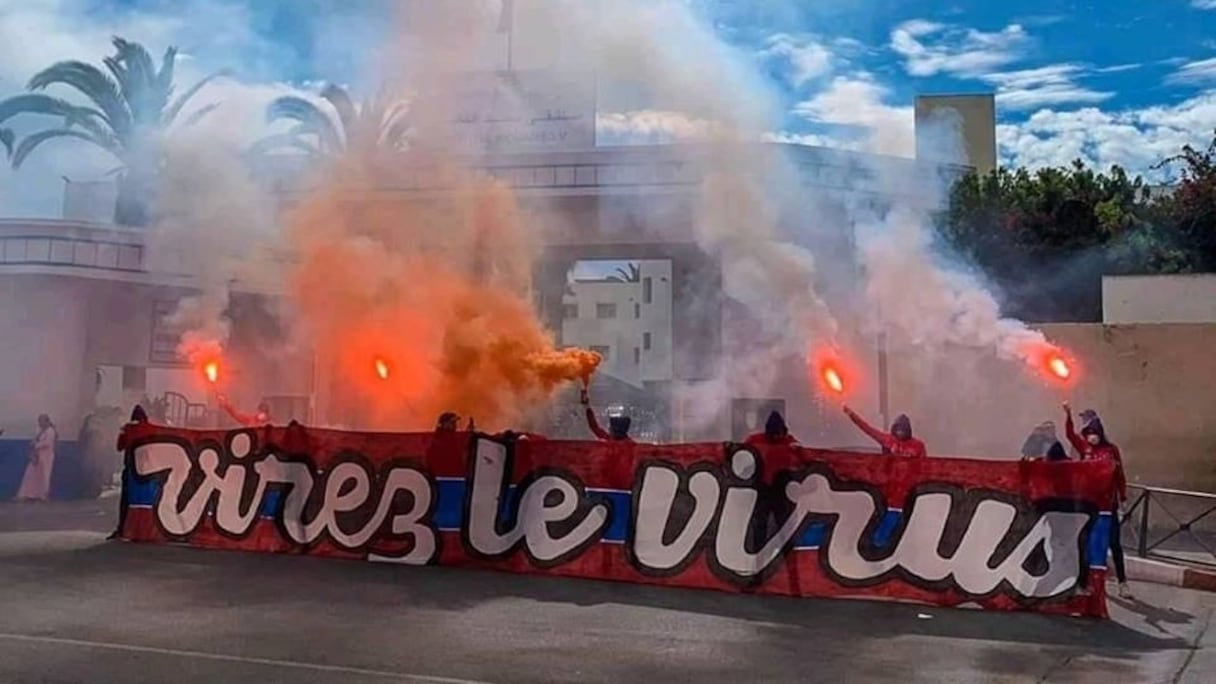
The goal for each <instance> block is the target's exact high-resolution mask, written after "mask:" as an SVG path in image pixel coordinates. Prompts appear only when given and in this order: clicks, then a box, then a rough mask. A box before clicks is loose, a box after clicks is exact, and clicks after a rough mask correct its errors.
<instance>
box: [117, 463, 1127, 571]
mask: <svg viewBox="0 0 1216 684" xmlns="http://www.w3.org/2000/svg"><path fill="white" fill-rule="evenodd" d="M126 484H127V495H128V501H129V503H130V504H131V505H132V506H141V505H142V506H151V505H152V504H154V503H155V502H156V495H157V490H158V489H159V488H160V487H159V485H158V484H156V483H155V482H145V483H139V482H136V481H135V479H134V478H133V477H131V476H128V477H127V483H126ZM436 491H437V497H438V500H437V501H436V502H435V513H434V515H433V516H432V520H433V521H434V523H435V526H436V527H437V528H439V529H440V530H450V531H456V530H459V529H460V528H461V524H462V523H463V522H464V497H465V481H464V480H455V479H446V478H445V479H442V480H439V481H438V482H436ZM281 494H282V492H281V490H272V491H268V492H266V494H265V498H264V499H263V501H262V506H261V514H262V515H263V516H264V517H272V516H273V515H274V512H275V510H276V509H277V508H278V505H279V498H280V497H281ZM587 495H588V497H589V498H591V499H593V500H607V501H608V502H609V503H610V504H611V507H612V518H611V520H609V522H608V527H607V529H605V530H604V541H606V542H616V543H620V542H624V541H625V536H626V534H627V532H628V530H629V516H630V515H631V513H632V505H631V504H632V501H631V499H632V497H631V495H630V494H629V493H627V492H615V491H608V492H605V491H592V492H588V493H587ZM518 496H519V490H518V488H517V487H515V486H511V487H509V488H508V489H507V495H506V496H504V497H503V500H502V505H501V509H500V511H499V515H500V516H501V518H502V522H503V524H504V525H507V526H510V525H512V524H514V522H515V521H514V520H513V516H510V515H509V512H510V510H511V509H512V508H513V507H514V504H515V500H516V498H517V497H518ZM901 516H902V513H901V512H900V511H887V512H886V513H885V514H884V515H883V517H882V520H880V521H879V523H878V528H877V529H876V530H875V531H874V544H875V545H876V546H878V548H885V547H887V546H888V545H890V544H891V543H892V542H893V541H894V539H893V536H894V534H895V530H896V528H897V527H899V522H900V518H901ZM1110 528H1111V520H1110V514H1109V513H1103V514H1102V515H1101V516H1099V517H1098V521H1097V524H1095V525H1094V528H1093V532H1091V533H1090V535H1089V540H1088V546H1087V547H1086V563H1087V564H1088V565H1090V566H1092V567H1106V549H1107V540H1108V539H1109V536H1110ZM827 531H828V530H827V525H825V524H824V523H814V524H812V525H809V526H807V528H806V530H805V531H803V533H802V536H800V537H799V538H798V541H797V543H796V544H795V546H797V547H799V548H803V549H814V548H818V547H820V546H822V545H823V543H824V541H825V540H826V539H827Z"/></svg>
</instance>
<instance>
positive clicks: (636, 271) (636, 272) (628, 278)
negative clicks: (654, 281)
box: [607, 262, 642, 283]
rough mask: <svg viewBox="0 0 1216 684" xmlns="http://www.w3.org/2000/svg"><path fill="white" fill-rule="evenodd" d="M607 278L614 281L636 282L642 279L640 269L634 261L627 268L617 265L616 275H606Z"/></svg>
mask: <svg viewBox="0 0 1216 684" xmlns="http://www.w3.org/2000/svg"><path fill="white" fill-rule="evenodd" d="M607 280H609V281H611V282H614V283H637V282H640V281H641V280H642V269H641V268H639V267H638V265H637V264H636V263H632V262H631V263H630V264H629V267H628V269H626V268H624V267H618V268H617V269H616V275H610V276H608V278H607Z"/></svg>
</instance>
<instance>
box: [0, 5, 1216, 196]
mask: <svg viewBox="0 0 1216 684" xmlns="http://www.w3.org/2000/svg"><path fill="white" fill-rule="evenodd" d="M467 1H469V2H481V3H484V4H486V5H493V4H496V3H497V2H498V1H499V0H467ZM528 1H535V0H520V2H528ZM670 1H672V2H685V3H686V4H688V5H690V6H691V7H692V8H693V10H694V11H695V12H696V13H697V15H698V16H699V18H700V19H702V20H703V22H704V23H705V24H706V25H708V26H710V27H712V31H713V33H714V34H715V35H716V36H717V37H718V38H719V39H720V40H721V41H723V42H724V43H726V44H728V45H729V46H730V47H731V48H733V51H734V54H735V55H737V56H738V59H739V60H740V62H741V63H742V66H743V68H745V69H749V70H751V72H754V74H755V77H756V78H758V79H763V80H766V81H767V82H768V84H769V85H770V86H771V87H772V88H773V89H775V90H776V92H778V93H779V99H780V105H781V114H780V116H779V117H778V120H775V121H773V122H772V123H771V131H770V132H771V135H772V136H773V137H775V138H777V139H781V140H787V141H791V142H801V143H806V144H824V145H834V146H848V147H865V148H868V149H872V150H876V151H881V152H887V153H893V154H903V155H910V154H911V153H912V149H913V147H912V136H911V132H912V110H911V104H912V98H913V96H914V95H915V94H916V93H943V92H960V91H964V92H969V91H990V92H995V93H996V94H997V99H998V118H999V128H998V140H999V145H1000V153H1001V157H1002V160H1003V161H1004V162H1006V163H1009V164H1020V165H1027V166H1032V167H1037V166H1042V165H1054V164H1066V163H1068V162H1069V161H1070V160H1071V159H1073V158H1077V157H1081V158H1083V159H1085V160H1086V161H1088V162H1090V163H1094V164H1098V165H1101V166H1106V165H1109V164H1112V163H1118V164H1122V165H1124V166H1126V167H1128V168H1129V169H1131V170H1132V171H1136V172H1147V171H1148V170H1149V167H1151V166H1152V164H1153V163H1155V162H1156V161H1157V160H1159V159H1161V158H1163V157H1165V156H1168V155H1170V154H1173V153H1174V152H1176V151H1177V150H1178V148H1179V147H1180V146H1181V145H1183V144H1186V143H1196V144H1206V142H1207V141H1208V140H1210V137H1211V132H1212V130H1213V129H1214V128H1216V0H1148V1H1144V0H1107V1H1106V2H1050V1H1048V0H1010V1H1007V2H990V1H989V2H981V1H979V0H946V1H945V2H933V1H932V0H831V1H825V0H670ZM394 2H395V0H37V1H36V2H31V1H30V0H0V95H6V94H9V93H11V92H16V91H19V90H20V89H21V87H22V86H23V84H24V82H25V80H26V79H28V78H29V76H30V75H31V74H32V73H33V72H34V71H36V70H37V69H38V68H40V67H42V66H45V65H47V64H50V63H51V62H53V61H55V60H58V59H63V58H78V59H87V60H90V61H96V60H97V59H98V58H99V57H101V56H102V55H104V54H106V53H107V52H108V44H107V43H108V39H109V36H110V35H112V34H120V35H123V36H125V37H128V38H131V39H134V40H138V41H141V42H144V43H145V44H147V45H148V46H149V47H150V48H152V49H153V51H154V52H156V53H159V52H161V51H162V50H163V49H164V47H165V46H166V45H168V44H174V45H178V46H179V47H181V49H182V51H183V53H184V54H185V55H186V61H185V62H183V65H182V67H181V69H180V72H181V74H182V77H183V80H189V79H190V78H192V77H197V76H198V75H201V74H202V73H205V72H207V71H209V70H211V69H215V68H219V67H229V68H235V70H236V71H237V74H238V79H237V81H236V82H234V83H228V84H225V85H223V86H221V87H222V88H226V89H227V90H221V91H217V93H216V94H215V96H216V97H221V98H222V99H224V101H225V107H226V110H227V111H226V112H225V114H224V116H226V117H229V118H227V119H221V121H224V122H225V125H226V126H227V127H228V128H230V129H234V130H237V129H239V130H245V129H249V130H251V131H252V128H253V127H255V126H256V123H257V122H258V121H260V119H261V112H262V108H263V107H264V104H265V102H267V101H268V100H269V98H271V97H273V96H275V95H279V94H283V93H286V92H292V91H294V90H297V89H300V88H304V89H307V88H309V87H313V86H315V84H316V83H318V82H320V81H326V80H329V81H337V82H341V83H348V84H353V85H355V86H356V87H357V86H358V85H359V79H360V74H363V73H365V72H366V70H367V66H368V62H369V60H370V59H371V57H372V54H373V52H374V48H375V46H376V45H378V44H380V43H382V42H383V41H384V40H385V39H392V40H397V41H400V40H408V36H395V35H393V34H392V33H391V31H393V30H394V26H393V24H392V22H390V21H388V20H387V17H388V14H389V9H388V8H389V7H390V6H391V5H393V4H394ZM697 58H698V56H697V55H689V59H690V60H695V59H697ZM694 66H695V65H694ZM707 68H714V67H713V65H709V66H707ZM600 115H601V131H604V133H605V137H608V135H609V134H611V135H614V136H617V135H620V134H622V133H623V134H625V137H626V138H629V134H630V133H637V134H639V137H640V138H642V139H646V140H651V139H654V137H655V135H656V132H657V134H658V135H659V136H660V137H663V136H666V137H670V138H679V137H680V136H681V135H683V134H685V133H686V132H687V131H688V130H690V129H695V126H691V125H690V121H692V122H693V123H695V119H696V117H697V113H696V112H680V111H669V110H665V109H663V108H661V107H657V108H655V109H653V110H650V109H647V108H645V107H644V106H642V107H640V110H639V111H601V112H600ZM242 116H244V117H245V118H244V119H242V118H241V117H242ZM251 134H252V132H251ZM31 164H32V165H33V166H32V168H31V169H30V171H29V174H30V175H29V177H30V178H37V177H39V174H43V176H45V178H47V179H51V180H53V181H54V182H50V184H49V185H46V184H45V183H44V184H42V185H39V186H37V187H31V186H29V185H26V187H25V188H23V190H22V192H21V193H14V192H13V191H11V189H10V191H9V192H8V193H7V195H6V194H5V191H4V188H3V185H4V184H5V183H6V182H7V181H8V178H9V176H4V175H0V209H4V208H6V207H5V206H4V205H12V204H13V203H15V202H18V201H20V202H21V203H22V205H23V206H35V205H36V206H37V207H40V209H38V211H44V210H49V209H48V207H50V206H51V205H53V204H57V201H58V200H57V197H58V192H59V188H58V187H57V186H56V185H57V183H59V181H58V179H59V177H60V175H70V176H72V177H87V176H90V175H91V174H94V173H95V172H96V171H97V170H98V169H101V168H103V166H104V168H106V169H108V168H110V167H111V165H109V164H108V162H106V163H104V164H103V161H102V160H94V159H90V158H89V155H88V154H87V153H83V154H82V153H80V152H79V151H77V150H71V151H68V150H64V149H61V148H55V150H52V151H50V152H48V153H47V154H46V155H43V156H42V158H41V159H39V160H33V161H31ZM65 164H67V165H68V167H69V168H68V169H67V171H64V168H63V167H64V165H65ZM0 173H7V172H0ZM1156 177H1158V178H1160V177H1161V174H1160V173H1157V174H1156ZM9 185H10V188H11V185H12V184H11V182H9ZM44 186H45V187H44ZM50 186H56V187H53V188H51V189H49V190H48V189H47V188H48V187H50ZM18 194H19V195H20V196H19V197H17V196H16V195H18Z"/></svg>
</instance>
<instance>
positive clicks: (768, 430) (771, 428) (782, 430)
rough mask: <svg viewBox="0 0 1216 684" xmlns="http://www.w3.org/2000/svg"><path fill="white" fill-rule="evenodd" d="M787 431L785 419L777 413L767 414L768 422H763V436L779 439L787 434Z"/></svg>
mask: <svg viewBox="0 0 1216 684" xmlns="http://www.w3.org/2000/svg"><path fill="white" fill-rule="evenodd" d="M789 431H790V428H789V426H788V425H786V424H785V418H783V417H782V416H781V413H780V412H779V411H773V412H772V413H770V414H768V420H766V421H764V434H766V435H768V436H770V437H780V436H782V435H785V434H789Z"/></svg>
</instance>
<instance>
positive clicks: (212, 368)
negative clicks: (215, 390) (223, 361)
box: [203, 361, 220, 385]
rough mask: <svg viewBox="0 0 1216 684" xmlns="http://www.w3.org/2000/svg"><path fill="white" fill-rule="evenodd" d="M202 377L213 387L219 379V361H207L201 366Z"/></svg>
mask: <svg viewBox="0 0 1216 684" xmlns="http://www.w3.org/2000/svg"><path fill="white" fill-rule="evenodd" d="M203 375H205V376H207V382H210V383H211V384H212V385H214V384H215V383H216V382H218V381H219V379H220V363H219V361H208V362H207V363H205V364H203Z"/></svg>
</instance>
